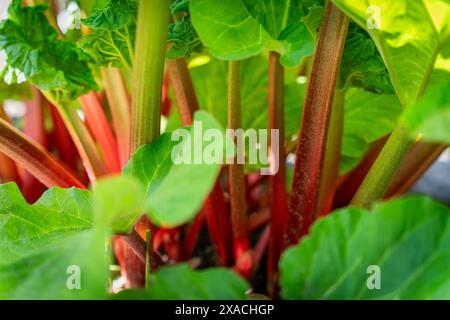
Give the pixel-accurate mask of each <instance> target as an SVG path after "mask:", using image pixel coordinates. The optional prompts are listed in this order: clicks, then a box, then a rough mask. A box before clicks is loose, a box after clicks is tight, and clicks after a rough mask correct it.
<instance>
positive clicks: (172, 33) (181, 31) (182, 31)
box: [167, 15, 203, 59]
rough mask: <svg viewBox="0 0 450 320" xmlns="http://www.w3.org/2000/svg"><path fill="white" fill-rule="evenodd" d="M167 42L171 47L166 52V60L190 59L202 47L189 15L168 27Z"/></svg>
mask: <svg viewBox="0 0 450 320" xmlns="http://www.w3.org/2000/svg"><path fill="white" fill-rule="evenodd" d="M167 42H168V43H170V44H172V47H171V48H170V50H169V51H168V52H167V58H168V59H177V58H183V57H190V56H191V55H192V54H193V53H200V52H202V51H203V45H202V43H201V41H200V39H199V37H198V35H197V32H196V31H195V29H194V27H193V26H192V23H191V18H190V16H189V15H187V16H184V17H183V18H181V20H179V21H177V22H175V23H172V24H171V25H170V26H169V33H168V36H167Z"/></svg>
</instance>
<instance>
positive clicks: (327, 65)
mask: <svg viewBox="0 0 450 320" xmlns="http://www.w3.org/2000/svg"><path fill="white" fill-rule="evenodd" d="M348 22H349V19H348V17H347V16H345V14H344V13H342V12H341V11H340V10H339V9H337V8H336V7H335V6H334V5H333V4H332V3H331V1H327V4H326V7H325V12H324V17H323V19H322V23H321V26H320V30H319V35H318V42H317V49H316V53H315V55H314V58H313V64H312V71H311V77H310V79H309V83H308V89H307V94H306V98H305V104H304V108H303V119H302V125H301V128H300V134H299V137H300V138H299V143H298V146H297V151H296V162H295V169H294V175H293V182H292V192H291V197H290V202H289V213H288V220H287V226H286V230H285V234H284V245H285V246H286V247H288V246H291V245H294V244H296V243H297V242H298V240H299V239H300V237H301V236H302V235H304V234H305V233H306V232H307V231H308V228H309V226H310V225H311V223H312V222H313V221H314V219H315V218H316V216H317V209H318V207H317V205H318V200H319V191H320V180H321V173H322V168H323V163H324V157H325V149H326V140H327V137H328V124H329V118H330V114H331V109H332V105H333V95H334V89H335V86H336V79H337V75H338V70H339V65H340V62H341V58H342V52H343V49H344V44H345V39H346V35H347V28H348Z"/></svg>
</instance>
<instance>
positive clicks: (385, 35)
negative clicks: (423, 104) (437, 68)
mask: <svg viewBox="0 0 450 320" xmlns="http://www.w3.org/2000/svg"><path fill="white" fill-rule="evenodd" d="M333 3H334V4H335V5H336V6H337V7H339V8H340V9H341V10H343V11H344V12H345V13H346V14H348V15H349V16H350V17H351V18H352V19H353V20H354V21H355V22H356V23H357V24H358V25H359V26H361V27H362V28H364V29H365V30H366V31H367V32H368V33H369V34H370V36H371V37H372V39H373V40H374V42H375V44H376V45H377V47H378V49H379V51H380V53H381V56H382V57H383V60H384V62H385V64H386V67H387V69H388V71H389V74H390V77H391V81H392V85H393V87H394V89H395V91H396V93H397V95H398V97H399V99H400V101H401V103H402V105H404V106H409V105H411V104H414V103H415V102H416V101H417V99H418V98H419V97H420V96H421V95H422V93H423V92H424V90H425V88H426V85H427V83H428V80H429V77H430V75H431V73H432V70H433V66H434V63H435V58H436V54H437V52H438V51H439V48H440V45H441V39H439V34H438V32H437V31H436V28H435V25H434V23H433V21H432V19H431V17H430V14H429V12H428V11H427V8H426V7H425V4H424V2H423V1H422V0H419V1H409V0H397V1H391V0H333Z"/></svg>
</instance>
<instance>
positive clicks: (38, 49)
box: [0, 0, 96, 99]
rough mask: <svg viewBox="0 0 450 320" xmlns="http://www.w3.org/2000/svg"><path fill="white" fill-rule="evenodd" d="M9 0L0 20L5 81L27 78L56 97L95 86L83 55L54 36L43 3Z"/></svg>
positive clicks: (2, 73)
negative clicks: (32, 3)
mask: <svg viewBox="0 0 450 320" xmlns="http://www.w3.org/2000/svg"><path fill="white" fill-rule="evenodd" d="M21 3H22V1H20V0H13V2H12V3H11V5H10V7H9V9H8V19H6V20H3V21H1V22H0V51H3V52H4V53H5V54H6V65H5V66H4V67H3V70H0V74H1V76H2V77H4V79H6V80H7V82H9V83H14V82H21V81H23V80H27V81H29V82H30V83H32V84H34V85H36V86H38V87H39V88H40V89H41V90H43V91H52V92H53V93H54V95H55V96H57V97H59V98H60V99H74V98H76V97H78V96H80V95H82V94H84V93H86V92H88V91H89V90H92V89H95V88H96V83H95V81H94V78H93V76H92V73H91V70H90V69H89V67H88V66H87V62H86V61H87V57H86V56H85V55H84V54H82V52H81V51H80V50H79V49H78V48H77V47H76V46H75V45H74V44H73V43H71V42H69V41H65V40H58V39H57V36H58V34H57V32H56V30H54V29H53V28H52V27H51V26H50V24H49V23H48V21H47V20H46V18H45V15H44V11H45V10H46V8H47V6H44V5H38V6H34V7H22V4H21Z"/></svg>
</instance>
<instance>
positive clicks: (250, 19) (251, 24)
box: [190, 0, 314, 67]
mask: <svg viewBox="0 0 450 320" xmlns="http://www.w3.org/2000/svg"><path fill="white" fill-rule="evenodd" d="M299 3H300V1H299V0H295V1H285V0H283V1H276V2H274V1H266V0H264V1H258V2H255V1H244V0H225V1H208V0H191V6H190V12H191V15H192V23H193V25H194V27H195V29H196V31H197V32H198V34H199V36H200V39H201V40H202V42H203V43H204V44H205V46H207V47H208V48H209V49H210V51H211V54H212V55H214V56H215V57H217V58H219V59H225V60H241V59H245V58H248V57H251V56H255V55H257V54H259V53H261V52H262V51H263V50H265V49H268V50H273V51H277V52H278V53H280V54H281V63H282V64H283V65H284V66H287V67H289V66H296V65H298V64H299V63H300V62H301V60H302V58H304V57H306V56H309V55H311V54H312V53H313V50H314V38H313V36H312V35H311V34H310V33H309V31H308V29H307V27H306V25H305V24H304V23H303V22H302V21H301V18H302V16H301V11H300V5H299Z"/></svg>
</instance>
